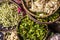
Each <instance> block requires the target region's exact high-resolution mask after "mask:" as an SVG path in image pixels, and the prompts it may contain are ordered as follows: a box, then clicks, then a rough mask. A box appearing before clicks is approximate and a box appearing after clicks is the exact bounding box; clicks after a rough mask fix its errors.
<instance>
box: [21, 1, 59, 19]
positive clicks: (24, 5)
mask: <svg viewBox="0 0 60 40" xmlns="http://www.w3.org/2000/svg"><path fill="white" fill-rule="evenodd" d="M26 1H27V0H26ZM21 3H22V5H23V8H24V9H25V10H26V12H27V13H28V14H30V15H32V16H34V17H38V16H37V15H35V14H33V12H31V11H29V9H28V8H27V7H26V4H25V2H24V0H21ZM59 4H60V3H59ZM58 9H59V7H58V8H57V9H56V10H55V11H54V12H53V13H51V14H49V15H45V16H43V17H39V18H46V17H48V16H50V15H52V14H54V13H55V12H56V11H57V10H58Z"/></svg>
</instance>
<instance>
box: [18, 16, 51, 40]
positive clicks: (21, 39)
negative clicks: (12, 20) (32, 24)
mask: <svg viewBox="0 0 60 40" xmlns="http://www.w3.org/2000/svg"><path fill="white" fill-rule="evenodd" d="M25 17H26V16H24V17H22V18H21V20H23V19H24V18H25ZM21 20H20V22H19V24H18V29H19V27H20V24H21ZM30 20H31V19H30ZM32 21H33V20H32ZM36 23H37V22H36ZM39 25H40V24H39ZM45 29H46V30H47V33H46V35H45V36H44V38H43V39H45V40H46V38H47V36H48V35H49V33H50V30H49V29H48V26H45ZM18 37H19V38H20V40H23V37H22V36H21V34H18Z"/></svg>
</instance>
